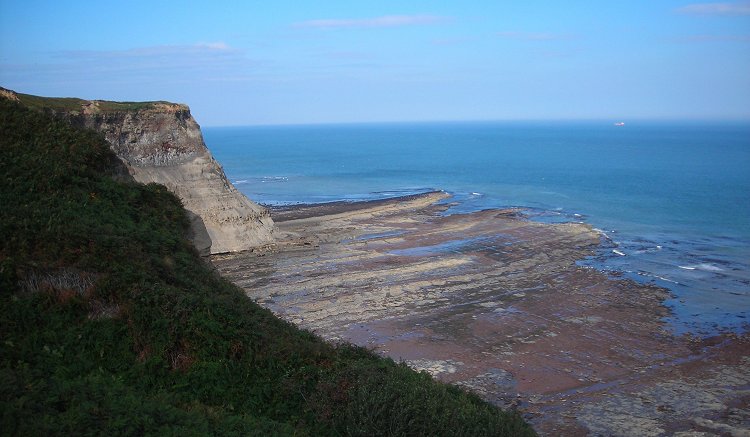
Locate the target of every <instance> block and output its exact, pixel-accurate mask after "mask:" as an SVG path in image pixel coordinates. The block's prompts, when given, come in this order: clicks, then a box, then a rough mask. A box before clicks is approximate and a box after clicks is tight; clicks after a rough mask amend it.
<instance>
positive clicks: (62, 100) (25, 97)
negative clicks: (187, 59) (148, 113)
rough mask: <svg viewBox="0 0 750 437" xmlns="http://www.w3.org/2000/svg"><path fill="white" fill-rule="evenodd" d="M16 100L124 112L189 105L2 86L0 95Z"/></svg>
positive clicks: (57, 109) (50, 106)
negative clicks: (53, 93) (19, 90)
mask: <svg viewBox="0 0 750 437" xmlns="http://www.w3.org/2000/svg"><path fill="white" fill-rule="evenodd" d="M1 96H5V97H6V98H9V99H11V100H16V101H18V102H19V103H21V104H22V105H24V106H26V107H28V108H31V109H36V110H45V109H46V110H52V111H55V112H90V113H97V112H105V113H107V112H122V111H143V110H170V109H171V110H179V109H188V107H187V105H184V104H180V103H172V102H167V101H163V100H159V101H153V102H113V101H108V100H84V99H79V98H76V97H42V96H35V95H32V94H23V93H17V92H15V91H11V90H7V89H5V88H0V97H1Z"/></svg>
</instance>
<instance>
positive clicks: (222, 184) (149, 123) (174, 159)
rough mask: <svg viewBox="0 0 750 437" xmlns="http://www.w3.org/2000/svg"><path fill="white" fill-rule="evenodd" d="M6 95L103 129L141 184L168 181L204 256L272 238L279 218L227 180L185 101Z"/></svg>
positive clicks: (264, 241) (245, 246) (193, 238)
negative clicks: (188, 215) (132, 100)
mask: <svg viewBox="0 0 750 437" xmlns="http://www.w3.org/2000/svg"><path fill="white" fill-rule="evenodd" d="M2 91H4V93H3V95H2V96H3V97H6V98H11V99H13V100H19V101H20V102H21V103H23V104H26V105H28V106H34V107H38V108H41V109H44V110H49V111H52V112H54V113H56V114H57V115H58V116H60V117H62V118H64V119H67V120H69V121H70V122H71V123H72V124H74V125H76V126H80V127H84V128H89V129H94V130H96V131H99V132H101V133H102V134H103V135H104V137H105V138H106V140H107V141H108V142H109V144H110V145H111V147H112V150H114V151H115V153H116V154H117V156H118V157H119V158H120V159H121V160H122V161H123V162H124V164H125V166H126V167H127V169H128V172H129V173H130V175H131V176H132V177H133V178H134V179H135V180H136V181H138V182H142V183H150V182H155V183H159V184H163V185H165V186H166V187H167V189H169V190H170V191H172V192H173V193H175V194H176V195H177V196H178V197H179V198H180V199H181V200H182V203H183V204H184V206H185V209H187V210H188V212H189V213H190V218H191V224H192V232H191V234H192V235H191V239H192V241H193V243H194V244H195V245H196V247H197V248H198V250H199V251H200V252H201V253H203V254H209V253H211V254H217V253H226V252H238V251H243V250H248V249H253V248H256V247H260V246H265V245H268V244H271V243H273V240H274V237H273V230H274V223H273V220H272V219H271V216H270V214H269V212H268V210H266V209H265V208H263V207H261V206H260V205H258V204H256V203H254V202H252V201H250V200H249V199H248V198H247V197H245V196H244V195H243V194H242V193H240V192H239V191H238V190H237V189H236V188H235V187H234V186H233V185H232V184H231V183H230V182H229V180H228V179H227V177H226V175H225V174H224V170H223V169H222V168H221V165H219V163H218V162H216V160H215V159H214V158H213V156H211V153H210V152H209V151H208V148H207V147H206V144H205V143H204V141H203V135H202V134H201V131H200V127H199V126H198V123H196V121H195V120H194V119H193V117H192V116H191V115H190V108H188V106H187V105H182V104H174V103H168V102H144V103H119V102H106V101H99V100H94V101H89V100H81V99H55V98H51V99H48V98H40V97H36V96H29V95H25V94H16V93H13V92H12V91H9V90H2Z"/></svg>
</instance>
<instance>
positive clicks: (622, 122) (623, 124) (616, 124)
mask: <svg viewBox="0 0 750 437" xmlns="http://www.w3.org/2000/svg"><path fill="white" fill-rule="evenodd" d="M615 126H625V122H624V121H618V122H617V123H615Z"/></svg>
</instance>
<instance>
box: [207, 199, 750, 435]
mask: <svg viewBox="0 0 750 437" xmlns="http://www.w3.org/2000/svg"><path fill="white" fill-rule="evenodd" d="M447 197H448V196H447V195H446V194H444V193H441V192H434V193H425V194H423V195H416V196H408V197H404V198H398V199H386V200H379V201H374V202H360V203H347V202H337V203H332V204H323V205H303V206H298V207H292V208H282V209H277V210H275V211H273V212H272V215H273V218H274V220H275V221H276V223H277V225H278V231H277V237H278V239H279V243H278V244H277V245H276V246H275V247H274V248H271V249H269V250H267V251H263V252H247V253H241V254H234V255H224V256H214V257H213V258H212V262H213V263H214V264H215V265H216V266H217V268H218V269H219V271H220V272H221V273H222V274H223V275H224V276H226V277H227V278H229V279H230V280H232V281H233V282H235V283H236V284H237V285H239V286H240V287H243V288H244V289H245V290H246V292H247V294H248V296H250V297H251V298H253V299H255V300H256V301H258V302H259V303H260V304H261V305H264V306H266V307H268V308H270V309H271V310H273V311H274V312H275V313H276V314H278V315H279V316H281V317H283V318H285V319H287V320H290V321H292V322H293V323H295V324H297V325H299V326H301V327H302V328H306V329H309V330H312V331H314V332H316V333H317V334H319V335H321V336H322V337H324V338H326V339H329V340H332V341H349V342H352V343H355V344H358V345H362V346H366V347H369V348H372V349H374V350H375V351H376V352H378V353H380V354H383V355H387V356H390V357H392V358H393V359H395V360H404V361H406V362H407V363H409V365H411V366H412V367H414V368H416V369H420V370H425V371H428V372H430V373H431V374H432V375H434V376H435V377H436V378H438V379H441V380H444V381H447V382H451V383H455V384H458V385H461V386H464V387H467V388H469V389H470V390H473V391H475V392H476V393H478V394H479V395H480V396H482V397H483V398H485V399H487V400H488V401H491V402H493V403H495V404H497V405H500V406H503V407H506V408H518V409H519V410H521V411H522V412H523V413H524V414H525V415H526V417H527V418H528V419H529V420H530V421H531V423H532V424H533V425H534V427H535V429H536V430H537V431H538V432H539V433H540V434H543V435H586V434H589V435H641V436H648V435H653V436H657V435H685V436H688V435H691V436H693V435H694V436H699V435H750V431H748V430H750V413H748V411H750V339H748V336H741V337H738V336H735V335H729V334H727V335H725V336H721V337H716V338H712V339H696V338H691V337H686V336H682V337H675V336H673V335H671V334H670V332H669V331H668V327H667V326H666V325H665V324H664V322H663V318H664V317H665V316H666V315H668V310H667V308H665V307H664V306H663V305H662V302H663V300H664V299H666V298H667V297H668V296H669V294H668V292H667V291H666V290H664V289H661V288H658V287H653V286H648V285H643V284H638V283H635V282H632V281H630V280H624V279H618V278H616V277H612V276H611V275H607V274H605V273H602V272H599V271H597V270H594V269H591V268H584V267H580V266H577V265H576V261H577V260H581V259H583V258H585V257H586V256H590V255H593V254H594V250H595V249H596V248H597V247H599V245H600V244H601V241H600V240H601V236H600V234H599V233H597V232H596V231H595V230H593V229H592V228H591V227H590V226H588V225H585V224H578V223H566V224H542V223H535V222H531V221H528V220H525V219H524V218H523V217H522V216H521V215H520V214H519V211H518V210H514V209H506V210H487V211H480V212H475V213H471V214H454V215H449V216H444V215H441V212H443V211H445V210H446V209H447V207H448V206H447V205H446V204H440V203H438V202H439V201H441V200H443V201H447ZM259 255H262V256H259Z"/></svg>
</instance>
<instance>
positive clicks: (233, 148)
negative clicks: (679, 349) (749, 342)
mask: <svg viewBox="0 0 750 437" xmlns="http://www.w3.org/2000/svg"><path fill="white" fill-rule="evenodd" d="M203 131H204V134H205V139H206V143H207V145H208V147H209V149H210V150H211V151H212V153H213V154H214V156H215V157H216V159H217V160H218V161H219V162H220V163H221V164H222V165H223V166H224V170H225V171H226V173H227V176H228V177H229V178H230V180H231V181H232V182H233V183H234V184H235V185H236V186H237V188H238V189H240V190H241V191H242V192H243V193H245V194H246V195H247V196H248V197H250V198H251V199H253V200H255V201H258V202H261V203H266V204H289V203H298V202H305V203H307V202H326V201H334V200H361V199H378V198H383V197H390V196H395V195H402V194H409V193H416V192H422V191H425V190H431V189H440V190H444V191H447V192H449V193H451V194H453V195H454V198H453V199H451V201H457V202H458V205H457V206H456V207H454V208H452V209H451V210H450V211H449V213H451V212H467V211H474V210H479V209H484V208H492V207H506V206H522V207H526V208H528V214H529V216H530V217H531V218H532V219H534V220H541V221H583V222H586V223H590V224H591V225H592V226H594V227H596V228H598V229H600V230H602V231H604V232H605V233H606V235H607V236H608V237H609V238H610V240H611V241H610V242H609V243H608V244H607V245H606V246H605V247H604V248H602V249H601V251H600V253H599V255H598V256H596V257H593V258H592V259H588V260H582V261H581V263H582V264H586V265H591V266H595V267H597V268H600V269H603V270H606V271H610V272H621V273H623V274H624V276H626V277H630V278H634V279H636V280H639V281H642V282H653V283H655V284H657V285H661V286H664V287H667V288H669V289H670V290H672V292H673V293H674V295H675V298H674V299H672V300H670V301H669V302H668V304H669V305H670V307H671V308H672V309H673V312H674V317H672V318H671V319H670V322H671V326H672V327H673V329H674V330H675V331H676V332H678V333H681V332H693V333H700V334H704V335H706V334H712V333H715V332H716V331H717V330H726V329H730V330H735V331H737V330H747V329H748V323H750V124H729V123H727V124H717V123H693V124H687V123H683V124H668V123H655V122H648V123H646V122H643V123H637V122H632V123H628V124H627V125H626V126H624V127H615V126H613V125H612V124H611V123H605V122H601V123H595V122H585V123H584V122H565V123H562V122H560V123H530V122H529V123H524V122H512V123H511V122H508V123H503V122H493V123H489V122H488V123H484V122H483V123H479V122H477V123H424V124H362V125H321V126H282V127H275V126H274V127H235V128H204V129H203Z"/></svg>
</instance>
